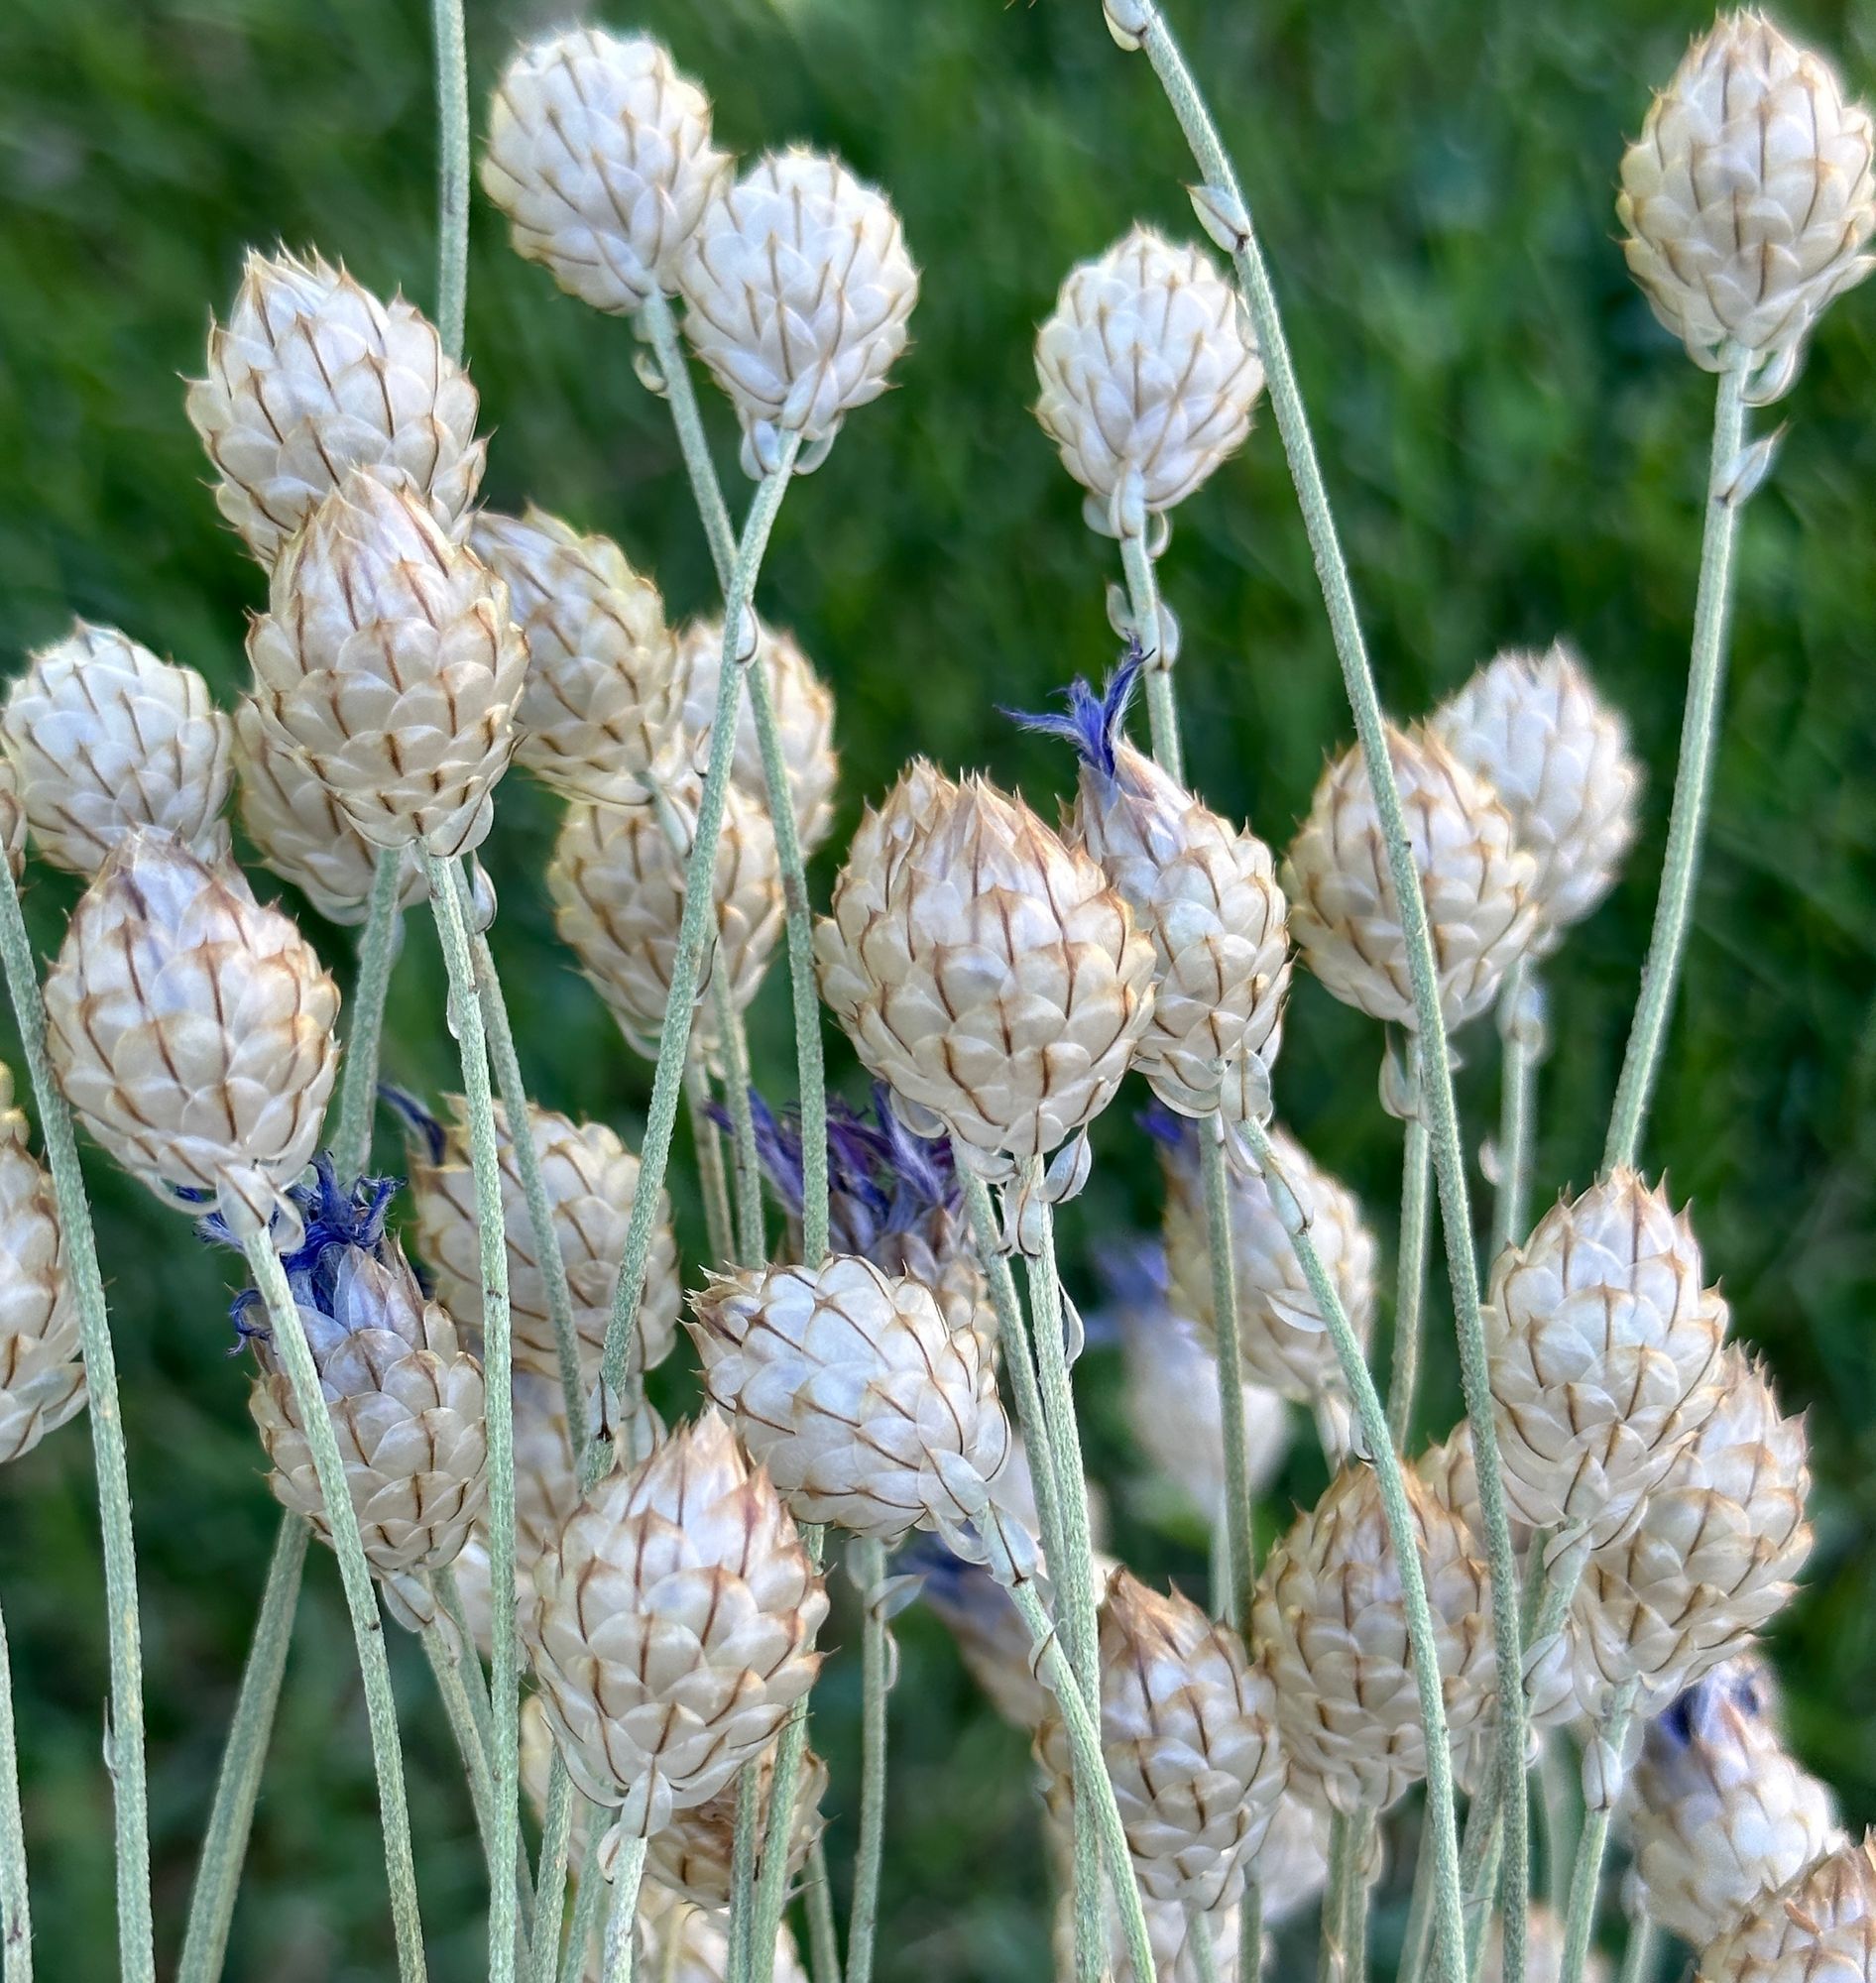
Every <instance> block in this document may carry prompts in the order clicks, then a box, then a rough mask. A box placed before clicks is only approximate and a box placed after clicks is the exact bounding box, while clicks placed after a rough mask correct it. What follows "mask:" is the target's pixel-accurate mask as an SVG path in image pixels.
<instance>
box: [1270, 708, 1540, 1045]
mask: <svg viewBox="0 0 1876 1983" xmlns="http://www.w3.org/2000/svg"><path fill="white" fill-rule="evenodd" d="M1387 737H1388V756H1389V758H1391V760H1392V762H1393V766H1394V778H1395V782H1396V783H1397V784H1398V785H1399V787H1400V798H1401V810H1402V812H1403V814H1404V815H1405V819H1406V826H1407V838H1408V843H1409V846H1410V847H1411V849H1412V853H1413V859H1414V867H1415V868H1416V869H1417V870H1418V871H1419V875H1420V890H1421V894H1422V896H1423V897H1424V898H1425V901H1426V905H1427V922H1428V925H1429V927H1430V929H1431V932H1432V936H1433V955H1434V962H1435V966H1436V969H1437V972H1438V980H1439V991H1440V1010H1441V1012H1442V1014H1443V1015H1444V1017H1445V1019H1446V1023H1447V1026H1448V1027H1449V1029H1450V1028H1453V1027H1456V1026H1461V1025H1464V1024H1465V1022H1466V1020H1467V1019H1472V1018H1476V1017H1477V1016H1478V1014H1479V1013H1480V1012H1482V1011H1484V1010H1485V1009H1486V1008H1487V1007H1488V1006H1489V1005H1490V1004H1491V1002H1492V1000H1493V999H1494V998H1496V997H1497V995H1498V987H1499V984H1500V983H1501V982H1502V980H1503V978H1504V975H1505V973H1506V971H1508V970H1509V969H1510V968H1511V966H1512V965H1513V964H1515V963H1516V962H1517V961H1518V959H1519V958H1520V957H1522V956H1523V955H1524V953H1525V952H1526V950H1527V949H1528V948H1529V947H1530V943H1531V939H1532V937H1533V935H1534V934H1535V932H1536V928H1537V899H1536V882H1537V863H1536V861H1535V860H1534V859H1533V857H1532V856H1531V855H1530V854H1529V853H1527V852H1526V851H1525V849H1524V848H1523V847H1522V846H1521V845H1520V844H1519V841H1518V837H1517V831H1516V829H1515V827H1514V826H1513V825H1512V820H1511V815H1510V813H1508V812H1507V811H1506V810H1505V808H1504V806H1503V804H1502V803H1501V802H1500V801H1499V799H1498V797H1497V794H1496V793H1494V792H1493V791H1492V789H1491V787H1490V786H1489V785H1487V784H1486V783H1484V781H1483V780H1482V779H1480V778H1478V777H1476V776H1474V775H1473V773H1472V772H1470V771H1468V770H1467V769H1466V766H1465V765H1464V764H1462V763H1461V762H1460V761H1459V759H1458V758H1455V757H1454V755H1453V753H1452V752H1451V751H1450V750H1448V748H1447V747H1446V745H1444V744H1443V743H1442V742H1441V741H1440V740H1439V739H1438V738H1437V737H1435V736H1433V735H1432V734H1431V733H1430V732H1428V731H1426V730H1423V729H1415V730H1406V731H1403V730H1395V729H1392V728H1390V729H1389V731H1388V733H1387ZM1283 886H1284V888H1285V890H1286V891H1287V893H1288V895H1289V898H1290V934H1291V935H1292V936H1293V937H1294V938H1295V939H1296V942H1297V946H1298V948H1299V949H1300V950H1301V951H1302V953H1303V958H1304V962H1305V963H1307V964H1308V966H1309V968H1310V969H1311V970H1312V971H1313V972H1315V974H1316V976H1317V977H1318V978H1320V979H1321V980H1322V982H1323V984H1324V985H1325V986H1327V987H1328V989H1329V990H1330V991H1331V992H1334V993H1335V995H1336V996H1337V997H1338V998H1340V999H1341V1000H1342V1001H1343V1003H1344V1004H1345V1005H1353V1006H1355V1007H1356V1008H1357V1009H1359V1010H1360V1011H1363V1012H1366V1013H1367V1014H1368V1016H1369V1017H1370V1018H1373V1019H1381V1020H1384V1021H1386V1022H1388V1023H1390V1024H1394V1025H1400V1026H1406V1027H1408V1028H1410V1029H1411V1028H1413V1027H1414V1026H1415V1025H1416V1023H1417V1021H1416V1018H1415V1014H1414V994H1413V983H1412V980H1411V979H1410V977H1409V975H1408V970H1407V940H1406V933H1405V931H1404V930H1403V929H1402V928H1401V921H1400V912H1399V910H1398V909H1397V908H1396V906H1395V902H1394V883H1393V879H1392V876H1391V875H1390V874H1389V872H1388V865H1387V848H1386V844H1385V841H1384V838H1383V836H1382V833H1381V821H1380V815H1379V813H1378V812H1377V811H1376V809H1375V805H1374V795H1373V792H1372V791H1371V789H1370V788H1369V784H1368V767H1367V760H1366V759H1365V758H1364V757H1363V756H1362V754H1361V750H1360V747H1359V746H1358V745H1357V746H1355V747H1353V748H1351V749H1350V750H1348V751H1347V752H1345V753H1344V754H1343V756H1342V757H1340V758H1337V760H1336V761H1335V763H1333V764H1332V765H1331V766H1330V767H1329V769H1328V770H1326V771H1325V772H1324V773H1323V775H1322V778H1321V780H1320V781H1319V783H1318V784H1317V787H1316V796H1315V799H1314V801H1313V802H1312V804H1311V807H1310V815H1309V818H1308V819H1307V820H1305V821H1304V822H1303V828H1302V831H1301V832H1300V833H1298V835H1297V836H1296V839H1295V841H1294V842H1293V843H1292V845H1291V847H1290V852H1289V855H1288V857H1287V859H1286V860H1285V862H1284V865H1283Z"/></svg>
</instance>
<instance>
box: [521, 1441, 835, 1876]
mask: <svg viewBox="0 0 1876 1983" xmlns="http://www.w3.org/2000/svg"><path fill="white" fill-rule="evenodd" d="M533 1586H534V1587H533V1590H532V1592H531V1593H530V1597H529V1599H528V1601H527V1602H526V1603H525V1605H524V1614H523V1630H524V1636H525V1638H526V1640H527V1642H528V1653H529V1656H530V1658H531V1660H532V1662H533V1668H534V1674H535V1677H536V1678H537V1679H538V1680H539V1682H540V1685H541V1691H542V1698H543V1699H544V1700H545V1702H546V1707H547V1715H548V1718H549V1720H550V1721H551V1722H552V1723H553V1727H554V1736H555V1739H556V1740H557V1741H558V1742H559V1744H560V1748H561V1752H562V1754H563V1755H564V1756H565V1757H566V1762H567V1768H568V1769H569V1770H570V1771H571V1772H572V1774H573V1780H574V1782H575V1783H576V1784H577V1785H578V1786H579V1787H580V1789H581V1790H583V1791H584V1792H585V1793H586V1795H587V1796H588V1797H589V1798H591V1799H592V1800H593V1801H594V1802H595V1803H596V1804H602V1805H610V1806H618V1807H621V1821H622V1822H623V1824H624V1825H625V1826H626V1828H627V1830H628V1831H629V1832H638V1833H641V1834H643V1835H645V1836H646V1837H648V1836H650V1835H651V1834H652V1833H654V1832H657V1831H660V1830H662V1829H663V1827H664V1826H665V1825H666V1824H668V1823H669V1822H670V1816H671V1812H672V1811H674V1810H677V1809H680V1808H684V1807H686V1806H689V1805H698V1804H703V1803H704V1802H706V1801H707V1800H708V1799H710V1798H712V1797H714V1796H715V1795H716V1794H717V1793H718V1792H719V1791H720V1790H722V1789H723V1788H724V1786H725V1785H726V1784H728V1783H729V1782H730V1780H731V1779H732V1778H733V1777H734V1776H735V1775H736V1773H737V1771H738V1770H740V1769H741V1768H742V1767H743V1765H744V1764H745V1763H747V1762H750V1761H751V1760H753V1759H754V1758H755V1757H756V1756H758V1755H760V1754H761V1752H762V1750H763V1749H764V1748H765V1747H766V1746H767V1745H768V1743H769V1742H770V1741H771V1740H773V1738H774V1736H775V1734H776V1733H777V1731H778V1730H779V1729H780V1727H781V1724H782V1722H783V1721H784V1720H786V1719H787V1716H788V1712H789V1710H790V1708H792V1707H793V1705H794V1703H795V1702H796V1701H797V1700H799V1699H800V1698H801V1697H802V1696H803V1695H804V1694H805V1693H806V1692H807V1691H808V1689H809V1688H810V1687H811V1686H812V1685H813V1682H814V1675H815V1672H816V1670H817V1668H818V1667H819V1665H820V1656H819V1655H818V1654H817V1653H815V1652H814V1651H812V1650H811V1648H812V1645H813V1640H814V1634H815V1632H816V1630H817V1629H818V1628H819V1626H820V1623H821V1620H822V1618H823V1617H825V1616H826V1613H827V1597H826V1594H825V1592H824V1590H823V1588H822V1583H821V1579H820V1578H819V1577H818V1576H817V1575H815V1574H814V1571H813V1568H812V1567H811V1565H810V1564H809V1562H808V1558H807V1552H806V1551H805V1550H804V1549H803V1548H802V1547H801V1542H800V1539H799V1537H798V1536H797V1535H796V1534H795V1527H794V1523H793V1522H792V1521H791V1520H790V1519H789V1516H788V1512H787V1510H786V1509H785V1508H784V1507H783V1506H782V1504H781V1500H780V1497H779V1496H778V1495H777V1494H776V1492H775V1490H774V1488H773V1487H772V1486H771V1485H770V1484H769V1480H768V1476H767V1474H766V1473H764V1472H762V1471H761V1470H760V1469H757V1470H752V1469H751V1467H750V1465H749V1462H748V1461H747V1460H746V1459H745V1458H743V1455H742V1454H741V1453H740V1452H739V1451H738V1449H737V1444H736V1440H735V1438H734V1436H733V1435H732V1434H731V1431H730V1428H729V1426H728V1425H727V1424H726V1423H725V1422H724V1421H723V1420H722V1419H721V1418H719V1417H718V1416H717V1414H716V1413H715V1412H706V1413H705V1414H704V1415H703V1416H702V1417H701V1418H700V1419H698V1420H697V1421H696V1423H695V1424H694V1425H691V1426H686V1427H681V1428H679V1429H678V1430H677V1431H676V1432H674V1433H673V1434H672V1435H671V1436H670V1438H669V1439H667V1440H666V1441H665V1442H664V1444H663V1445H662V1446H660V1447H658V1448H657V1449H656V1451H655V1452H653V1453H652V1455H651V1457H650V1458H648V1459H646V1460H645V1461H644V1462H643V1463H642V1464H640V1465H639V1466H637V1467H635V1468H633V1470H632V1471H631V1472H629V1473H621V1474H615V1475H613V1476H612V1477H611V1478H610V1479H608V1480H605V1481H603V1482H601V1483H600V1485H599V1486H598V1487H596V1488H595V1489H594V1490H593V1492H592V1493H591V1494H590V1495H589V1496H588V1497H587V1499H586V1500H585V1501H584V1502H582V1503H581V1505H580V1506H579V1507H578V1508H577V1509H575V1511H574V1512H573V1514H572V1515H571V1516H570V1517H569V1519H568V1520H567V1522H566V1524H565V1526H564V1527H563V1528H562V1529H561V1531H560V1532H559V1534H558V1535H557V1536H556V1537H554V1539H553V1540H552V1541H551V1542H550V1543H549V1545H548V1547H547V1548H546V1549H545V1550H544V1551H543V1552H542V1553H541V1555H540V1557H539V1558H538V1559H537V1560H536V1562H535V1564H534V1575H533Z"/></svg>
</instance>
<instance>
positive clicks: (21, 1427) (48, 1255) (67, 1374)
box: [0, 1065, 84, 1465]
mask: <svg viewBox="0 0 1876 1983" xmlns="http://www.w3.org/2000/svg"><path fill="white" fill-rule="evenodd" d="M83 1408H84V1363H83V1361H82V1359H81V1357H80V1354H79V1332H78V1304H77V1301H76V1299H75V1298H74V1296H73V1294H72V1292H71V1285H70V1281H69V1279H68V1277H67V1275H66V1272H65V1247H64V1239H63V1235H62V1234H61V1233H60V1232H59V1211H58V1208H57V1206H56V1205H55V1204H54V1202H53V1188H52V1180H51V1179H50V1178H48V1177H47V1175H46V1173H45V1172H44V1171H43V1170H41V1169H40V1167H39V1164H38V1163H37V1162H36V1161H35V1159H34V1156H33V1152H32V1150H31V1148H30V1147H29V1146H28V1144H27V1130H26V1116H25V1115H24V1113H23V1112H22V1111H21V1110H20V1109H18V1108H15V1107H14V1105H13V1073H12V1070H11V1069H10V1068H7V1067H5V1066H3V1065H0V1465H4V1464H5V1462H6V1461H7V1460H9V1459H18V1458H20V1456H21V1455H22V1454H24V1453H30V1452H31V1451H32V1450H33V1448H34V1447H36V1446H37V1445H38V1444H39V1443H40V1441H41V1440H42V1439H44V1438H45V1436H46V1435H47V1434H48V1433H49V1432H57V1431H58V1429H59V1427H60V1426H61V1425H63V1424H64V1423H65V1421H66V1420H67V1419H70V1418H72V1417H74V1416H76V1414H77V1413H78V1412H80V1411H82V1410H83Z"/></svg>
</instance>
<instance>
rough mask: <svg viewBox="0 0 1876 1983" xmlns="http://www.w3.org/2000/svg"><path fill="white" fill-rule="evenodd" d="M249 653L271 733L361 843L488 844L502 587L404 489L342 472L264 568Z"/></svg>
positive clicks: (515, 636)
mask: <svg viewBox="0 0 1876 1983" xmlns="http://www.w3.org/2000/svg"><path fill="white" fill-rule="evenodd" d="M248 659H249V660H250V661H251V662H252V663H253V667H254V686H255V697H256V700H257V701H258V702H259V704H260V708H261V714H262V717H263V718H264V719H265V721H266V722H267V724H268V726H269V727H270V728H271V729H272V730H273V731H274V732H275V733H276V735H277V736H279V737H280V738H281V739H282V740H283V741H285V742H286V743H288V744H289V745H291V746H292V747H293V750H294V751H295V752H296V753H297V754H298V755H299V756H300V757H301V758H303V759H304V760H305V762H306V763H307V764H308V765H309V766H310V767H311V769H312V771H313V772H314V774H315V775H316V776H317V777H318V778H319V780H320V782H321V783H322V784H324V785H325V786H326V788H327V789H328V790H329V791H330V792H331V794H332V796H333V797H334V798H335V799H337V800H338V802H339V804H340V805H341V806H343V807H344V809H345V812H346V814H347V816H348V817H349V818H350V820H351V822H352V824H353V825H354V826H356V827H357V829H358V830H359V832H360V833H361V834H362V835H363V836H364V837H365V838H366V839H367V840H368V841H370V842H371V844H372V845H373V846H374V847H392V848H399V847H407V846H409V845H410V843H411V842H412V841H415V842H418V843H420V844H421V845H422V846H423V847H424V848H425V849H427V851H428V852H430V853H432V854H436V855H440V856H442V857H444V858H448V857H450V856H453V855H457V854H464V853H467V852H468V851H469V850H470V849H471V848H474V847H477V846H479V845H480V844H481V843H482V841H483V840H484V839H485V838H486V837H487V835H488V831H489V827H490V824H491V823H492V821H493V819H494V816H495V814H494V796H493V795H494V789H495V785H496V781H497V780H498V779H499V778H500V777H501V775H502V773H503V772H504V771H505V770H507V768H508V760H509V758H510V757H511V756H512V755H513V753H514V750H515V745H516V740H517V736H518V732H517V730H516V727H515V718H516V710H517V706H518V705H519V703H520V701H521V698H522V693H523V686H524V681H525V678H526V675H527V672H528V648H527V644H526V642H524V641H523V640H522V637H521V634H520V631H519V630H518V629H517V628H516V627H515V625H514V624H513V622H512V620H511V619H510V608H509V596H508V588H507V586H505V585H504V584H503V583H502V582H501V580H500V579H498V578H496V577H494V576H493V575H492V574H491V572H490V571H489V569H488V567H487V566H486V565H484V564H483V562H482V561H481V559H480V558H478V557H476V556H475V555H474V554H473V553H472V552H470V551H468V550H465V549H464V548H463V547H462V546H461V545H460V544H456V543H452V542H451V541H450V539H449V538H448V537H447V536H445V535H444V534H443V532H442V531H441V530H440V529H439V528H438V527H437V525H436V524H435V522H434V520H433V519H432V518H431V516H430V514H429V512H428V511H427V510H425V509H424V508H423V506H422V505H421V504H420V503H419V502H418V501H417V500H416V499H415V498H414V497H413V496H411V495H410V493H409V492H407V491H404V490H400V489H394V488H391V487H389V486H388V485H387V484H386V483H384V482H383V481H381V480H379V478H378V477H377V476H376V475H373V474H370V473H367V472H366V471H364V470H353V471H352V472H350V473H349V474H347V475H346V476H345V478H344V479H343V481H341V483H340V484H339V487H338V489H337V490H336V491H335V492H334V493H333V494H332V495H330V496H328V497H326V498H325V500H324V501H323V502H322V503H321V504H320V505H319V507H318V509H317V510H315V511H314V512H313V514H312V517H311V519H310V521H309V522H308V523H307V525H306V526H305V528H304V529H303V530H301V531H300V533H299V534H298V535H297V536H295V537H294V538H293V541H292V543H291V544H289V546H288V547H287V550H286V553H285V554H284V555H283V556H282V558H281V561H280V563H279V564H278V565H277V566H276V567H275V569H274V576H273V581H272V586H271V589H270V592H269V611H268V612H267V614H266V615H265V616H264V617H262V618H261V619H259V620H257V621H256V622H255V623H254V626H253V628H252V629H251V630H250V632H249V635H248Z"/></svg>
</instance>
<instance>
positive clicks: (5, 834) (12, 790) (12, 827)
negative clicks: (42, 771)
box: [0, 752, 26, 881]
mask: <svg viewBox="0 0 1876 1983" xmlns="http://www.w3.org/2000/svg"><path fill="white" fill-rule="evenodd" d="M0 860H3V861H5V862H6V864H7V868H8V870H9V871H10V872H11V874H12V875H13V878H14V879H15V880H16V881H17V880H18V879H19V878H20V872H21V870H22V869H23V868H24V867H25V866H26V808H25V806H23V805H22V804H21V803H20V774H19V772H18V771H16V770H15V769H14V768H13V759H12V758H9V757H7V755H6V754H5V753H4V752H0Z"/></svg>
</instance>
